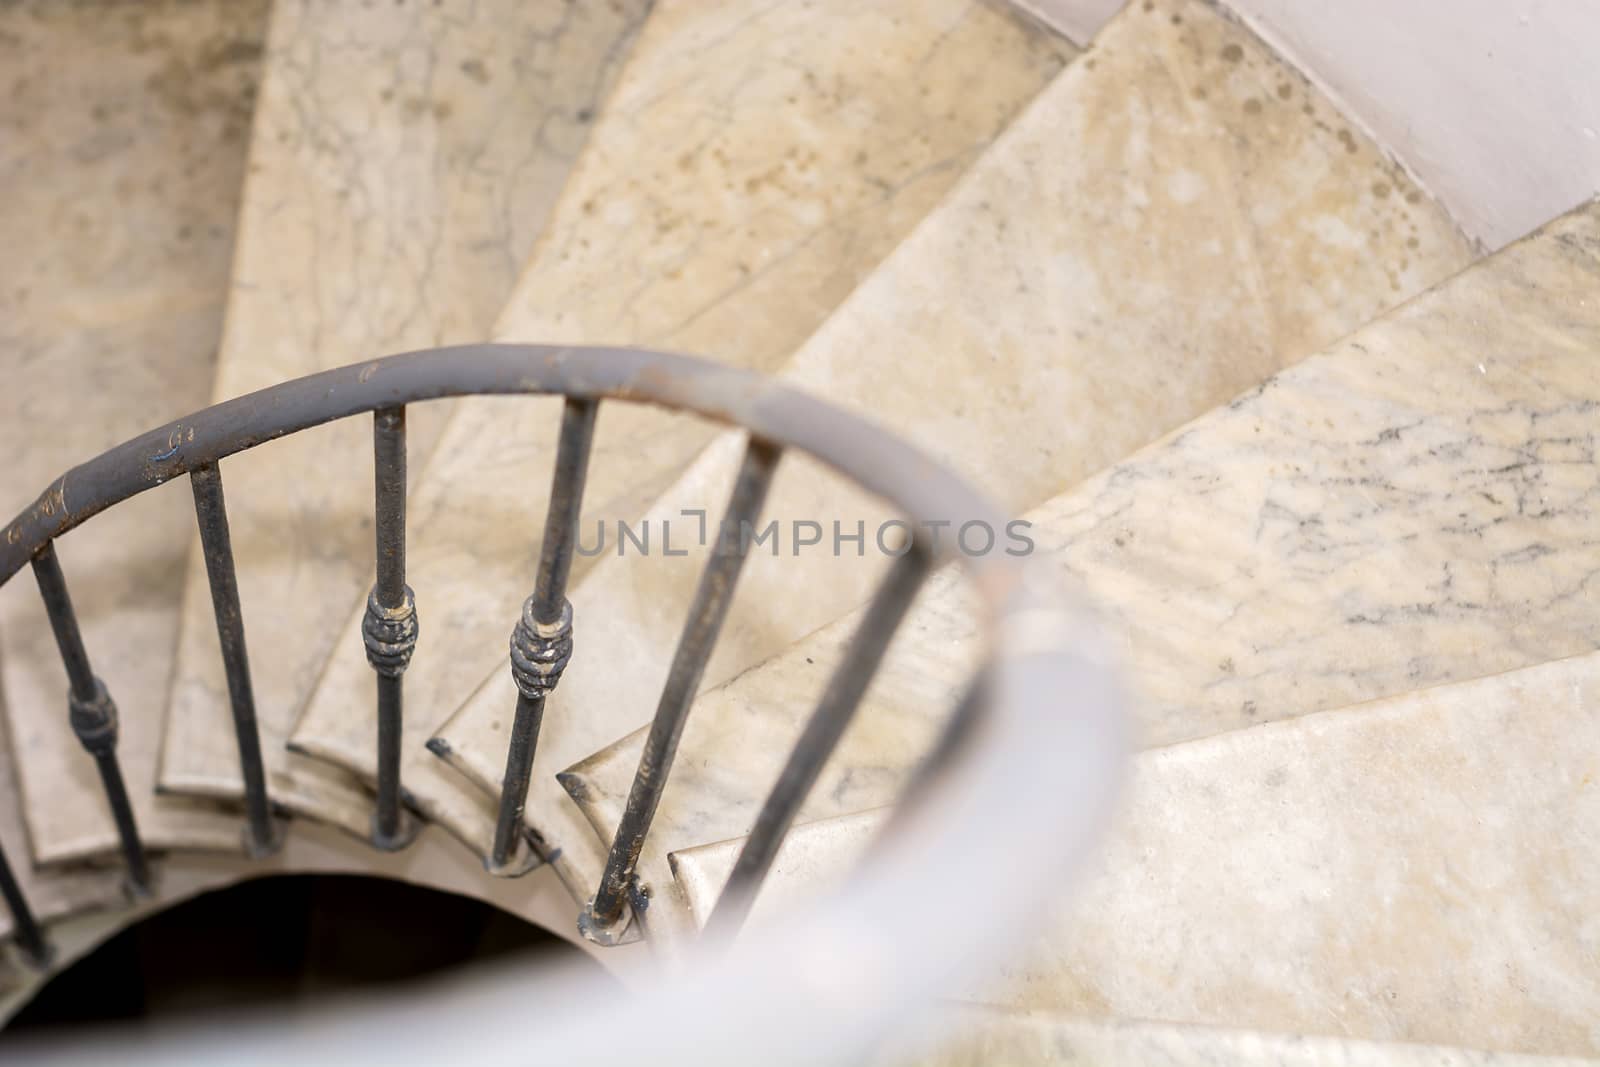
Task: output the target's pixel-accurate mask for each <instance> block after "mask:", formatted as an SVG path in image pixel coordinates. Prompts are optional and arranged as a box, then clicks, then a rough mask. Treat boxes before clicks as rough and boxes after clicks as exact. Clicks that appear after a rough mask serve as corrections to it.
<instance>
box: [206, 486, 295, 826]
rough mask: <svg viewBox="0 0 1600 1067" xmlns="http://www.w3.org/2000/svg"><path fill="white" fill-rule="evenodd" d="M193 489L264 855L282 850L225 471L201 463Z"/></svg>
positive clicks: (248, 799)
mask: <svg viewBox="0 0 1600 1067" xmlns="http://www.w3.org/2000/svg"><path fill="white" fill-rule="evenodd" d="M189 485H190V488H192V489H193V490H194V514H195V521H196V522H197V523H198V524H199V526H200V548H201V553H202V555H204V556H205V560H206V579H207V580H208V581H209V582H210V585H211V607H212V610H213V612H214V613H215V615H216V617H217V642H218V644H219V645H220V646H221V649H222V665H223V669H224V671H225V672H226V674H227V677H228V702H229V705H230V707H231V708H232V710H233V729H234V733H235V734H236V735H237V737H238V741H239V770H240V773H241V776H242V777H243V778H244V807H245V851H246V852H247V853H248V854H249V855H251V856H253V857H260V856H266V855H269V854H271V853H273V852H276V851H277V850H278V847H279V845H281V844H282V835H281V834H279V833H278V832H277V824H276V823H275V822H274V821H273V818H272V806H271V803H270V801H269V800H268V798H267V776H266V771H265V770H264V769H263V767H262V763H261V734H260V731H259V730H258V728H257V726H256V698H255V687H254V686H252V685H251V683H250V656H249V653H248V651H247V649H246V645H245V639H244V610H243V607H242V606H241V605H240V603H239V578H238V573H237V572H236V571H235V569H234V563H233V538H232V535H231V534H230V533H229V530H228V507H227V502H226V499H225V498H224V496H223V493H222V471H221V469H220V468H218V466H217V465H216V464H215V463H206V464H202V465H201V466H199V467H196V468H195V469H194V470H193V471H192V472H191V473H190V475H189Z"/></svg>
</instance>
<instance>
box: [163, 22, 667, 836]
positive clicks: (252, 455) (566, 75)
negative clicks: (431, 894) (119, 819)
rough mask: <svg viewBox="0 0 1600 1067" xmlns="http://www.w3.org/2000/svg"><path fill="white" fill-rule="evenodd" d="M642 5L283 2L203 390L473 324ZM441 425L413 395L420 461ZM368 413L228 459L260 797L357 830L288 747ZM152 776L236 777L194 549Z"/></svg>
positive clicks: (363, 822)
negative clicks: (214, 353)
mask: <svg viewBox="0 0 1600 1067" xmlns="http://www.w3.org/2000/svg"><path fill="white" fill-rule="evenodd" d="M646 6H647V4H646V0H621V2H616V3H605V4H568V3H559V2H555V3H550V2H539V3H525V2H520V0H486V2H480V3H476V4H470V5H454V4H451V5H439V4H403V5H397V4H385V5H379V6H373V5H371V4H367V3H357V2H355V0H339V2H332V3H329V2H322V0H316V2H312V0H282V2H279V3H275V4H274V5H273V16H272V26H271V31H270V34H269V39H268V46H267V51H266V59H265V63H266V68H265V73H264V77H263V82H262V90H261V100H260V104H259V106H258V108H257V112H256V120H255V126H254V134H253V142H252V147H251V155H250V172H249V175H248V178H247V182H246V186H245V191H244V204H243V207H242V209H241V213H240V236H239V247H238V252H237V254H236V256H235V258H234V265H233V288H232V291H231V294H230V299H229V303H228V308H227V316H226V326H225V333H224V337H223V345H222V350H221V353H220V355H219V358H218V366H217V376H216V383H215V391H214V394H213V398H214V399H215V400H222V399H226V398H228V397H232V396H236V395H238V394H240V393H244V392H247V391H249V390H252V389H257V388H261V387H264V386H267V385H272V384H276V383H278V382H281V381H284V380H286V379H289V378H293V377H297V376H299V375H304V374H309V373H312V372H314V371H318V370H322V369H324V368H327V367H333V366H338V365H341V364H346V363H351V362H355V361H357V360H360V359H366V358H370V357H372V356H377V355H386V354H389V353H392V352H399V351H404V350H407V349H413V348H421V347H427V346H430V345H438V344H445V343H453V342H462V341H474V340H479V339H481V338H482V337H483V336H484V335H485V334H487V332H488V331H489V329H490V327H491V325H492V324H493V322H494V315H495V314H496V312H497V311H498V310H499V307H500V305H501V303H502V302H503V301H504V299H505V298H506V296H507V295H508V294H509V293H510V291H511V289H512V286H513V284H514V282H515V279H516V274H517V271H518V268H519V267H520V266H521V263H522V260H523V257H524V256H525V255H526V254H527V251H528V249H529V247H530V246H531V244H532V242H533V239H534V236H535V235H536V234H537V233H538V232H539V231H540V229H541V227H542V226H543V224H544V221H545V219H546V217H547V215H548V214H549V211H550V208H551V205H552V204H553V203H554V201H555V199H556V197H557V194H558V192H559V190H560V189H561V186H562V183H563V182H564V180H565V178H566V174H567V170H568V168H569V167H570V165H571V162H572V160H573V159H574V157H575V156H576V155H577V153H578V151H579V149H580V148H581V147H582V145H583V143H584V140H585V137H586V135H587V132H588V128H589V125H590V122H591V118H592V115H593V113H594V110H595V109H596V108H597V107H598V105H599V103H600V101H601V99H602V98H603V96H604V93H605V92H606V89H607V87H608V85H609V84H610V82H611V79H612V75H613V72H614V70H615V68H616V66H617V63H618V61H619V58H620V57H621V56H622V55H623V54H624V53H625V52H626V50H627V47H628V44H629V42H630V40H631V39H632V36H633V34H634V32H635V30H636V28H637V26H638V24H639V23H640V21H641V20H642V19H643V17H644V12H645V8H646ZM444 418H445V410H444V407H443V406H441V405H438V404H432V405H427V404H424V405H416V406H413V408H412V409H411V410H410V411H409V412H408V419H407V422H408V426H407V433H408V441H407V447H408V452H409V456H410V467H411V470H412V471H413V473H414V472H415V471H416V470H418V469H419V468H420V467H421V465H422V463H423V461H424V460H425V458H426V457H427V456H428V454H429V452H430V451H431V449H432V446H433V444H434V442H435V441H436V440H437V437H438V433H439V429H440V427H441V426H442V424H443V420H444ZM370 421H371V420H370V419H366V418H359V419H350V420H346V421H344V422H340V423H335V424H331V425H328V426H323V427H318V428H316V429H314V430H310V431H307V432H305V433H303V434H300V435H296V436H294V437H290V438H285V439H283V440H280V441H276V442H273V443H271V444H268V445H265V446H263V447H261V448H259V449H257V450H254V451H252V452H249V453H245V454H241V455H239V456H237V457H234V458H232V459H229V460H228V461H227V462H225V463H224V464H223V465H222V473H223V481H224V484H225V489H226V493H227V500H228V509H229V515H230V519H231V524H232V528H233V545H234V553H235V557H236V559H237V562H238V571H239V590H240V598H241V601H242V603H243V606H244V616H245V629H246V633H247V637H248V640H249V642H250V653H251V663H252V668H253V675H254V686H255V696H256V707H257V713H258V719H259V723H260V732H261V743H262V749H263V753H264V755H265V759H266V764H267V773H268V779H269V781H268V786H269V791H270V792H271V795H272V797H273V800H274V801H275V802H276V803H277V804H279V805H281V806H282V807H285V808H287V809H289V810H291V811H294V812H296V813H299V814H302V815H306V816H308V817H311V818H318V819H323V820H326V821H330V822H333V823H336V824H338V825H342V826H345V827H347V828H348V829H350V830H352V831H353V832H355V833H357V834H360V835H362V836H365V835H366V834H367V832H368V823H369V818H370V810H371V804H370V801H369V799H368V794H367V790H366V789H365V788H364V787H363V786H362V785H361V784H360V783H359V782H358V781H356V780H355V779H354V778H352V777H351V776H350V775H348V774H346V773H344V772H342V771H340V770H338V769H337V768H334V767H330V766H328V765H327V764H324V763H320V762H318V761H313V760H307V759H305V758H303V757H301V756H298V755H296V754H294V753H292V752H289V751H287V750H286V749H285V747H284V742H285V741H286V739H287V738H288V736H289V733H290V730H291V728H292V727H293V724H294V722H295V720H296V719H297V718H298V716H299V713H300V710H301V708H302V707H303V706H304V703H305V700H306V698H307V697H308V696H309V694H310V692H311V688H312V686H313V684H314V683H315V681H316V679H317V676H318V673H319V672H320V670H321V668H322V665H323V663H324V662H325V661H326V659H327V656H328V652H329V650H330V648H331V647H332V645H333V642H334V640H335V628H336V627H338V626H339V625H341V624H342V623H343V622H344V621H345V620H344V616H345V611H346V608H347V607H348V605H349V604H350V602H351V601H352V600H354V598H355V597H356V596H357V595H358V594H362V593H364V592H365V590H366V589H367V588H369V587H370V585H371V582H372V568H373V551H374V550H373V543H372V536H373V530H372V506H373V505H372V492H373V490H372V465H371V459H370V456H371V448H372V444H371V439H372V429H371V425H370ZM413 480H414V479H413ZM420 592H421V595H420V598H419V599H420V600H421V614H422V620H423V627H424V633H427V632H428V629H427V628H428V626H429V621H428V619H429V616H428V599H427V597H428V594H427V592H426V591H420ZM160 780H161V784H162V785H163V787H165V788H167V789H169V790H173V791H176V792H183V793H189V794H199V795H206V796H219V797H229V798H231V797H236V796H238V795H239V794H240V793H241V792H242V789H243V785H242V782H241V780H240V776H239V770H238V758H237V755H236V748H235V741H234V734H233V728H232V723H231V720H230V717H229V713H228V699H227V690H226V685H225V681H224V678H223V673H222V665H221V660H220V656H219V652H218V647H217V637H216V630H215V623H214V621H213V618H212V612H211V605H210V593H209V589H208V586H207V582H206V577H205V569H204V564H203V561H202V559H201V557H200V554H199V552H198V549H196V550H195V551H194V552H192V553H191V554H190V556H189V559H188V571H187V580H186V584H185V592H184V601H183V623H182V630H181V635H180V639H179V644H178V661H177V668H176V671H175V680H174V684H173V692H172V701H171V707H170V708H169V710H168V715H167V730H166V735H165V743H164V749H163V754H162V766H161V777H160Z"/></svg>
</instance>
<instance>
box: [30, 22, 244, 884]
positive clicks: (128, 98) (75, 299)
mask: <svg viewBox="0 0 1600 1067" xmlns="http://www.w3.org/2000/svg"><path fill="white" fill-rule="evenodd" d="M266 11H267V7H266V4H265V3H264V2H257V0H251V2H248V3H238V4H229V3H223V2H221V0H204V2H199V3H194V4H188V5H176V4H152V5H129V4H118V3H82V4H53V3H43V2H39V3H17V4H10V5H6V6H5V7H4V8H3V9H0V56H3V59H0V66H3V68H4V69H5V71H6V83H7V86H8V89H7V92H6V95H5V99H4V102H3V103H0V247H3V248H5V249H7V250H8V252H9V254H10V257H11V258H12V260H13V266H14V267H15V268H16V269H14V270H13V271H11V272H10V276H9V278H8V280H7V282H6V284H5V285H4V286H3V287H0V361H3V363H4V366H5V368H6V371H7V375H8V387H7V389H6V391H5V395H4V398H3V399H0V412H3V417H0V450H3V452H4V454H5V456H6V464H5V469H4V473H3V475H0V511H3V513H4V515H5V516H6V517H7V518H9V517H10V516H11V515H13V514H15V513H17V512H19V511H21V510H22V508H23V507H24V506H26V505H27V504H28V503H29V502H30V501H31V500H32V499H33V498H34V497H35V496H36V495H37V494H38V493H39V491H40V490H42V489H43V488H44V487H45V486H46V485H47V484H49V483H50V482H51V481H52V480H53V479H55V478H56V477H58V476H59V475H61V474H62V473H64V472H65V471H66V470H67V469H68V468H70V467H72V466H73V465H75V464H77V463H81V462H83V461H84V460H87V459H91V458H92V457H94V456H95V455H96V454H98V453H99V452H101V451H103V450H105V449H107V448H110V447H111V446H113V445H115V444H118V443H120V442H121V441H123V440H124V439H126V438H129V437H132V436H134V435H135V434H137V433H139V432H141V431H143V430H147V429H149V428H151V427H153V426H159V425H160V424H161V423H162V422H165V421H167V420H169V419H173V418H176V417H178V416H180V415H183V414H184V413H185V412H187V411H189V410H192V409H194V408H197V407H201V406H203V405H204V404H205V402H206V395H207V392H208V388H209V385H208V383H209V382H210V378H211V368H212V363H213V357H214V353H215V351H216V344H217V334H218V330H219V327H220V323H221V316H222V307H223V301H224V299H225V295H226V283H225V281H224V278H225V276H226V272H227V267H228V256H229V250H230V248H231V247H232V242H233V220H234V213H235V210H236V207H237V204H238V195H239V194H238V189H239V182H240V179H241V177H242V175H243V173H244V169H245V147H246V133H247V130H248V128H249V122H250V110H251V106H252V101H253V99H254V95H255V87H256V79H257V72H258V67H259V62H260V54H261V39H262V34H263V32H264V29H265V21H266ZM194 529H195V520H194V513H193V504H192V503H191V501H190V499H189V494H188V490H187V489H186V488H185V487H183V486H181V485H180V486H167V487H163V488H161V489H158V490H155V491H153V492H150V493H147V494H145V495H144V496H140V497H136V498H134V499H133V500H130V501H128V502H127V503H126V504H124V505H122V506H121V507H118V508H116V509H114V510H113V511H110V512H108V513H106V514H104V515H101V516H99V517H97V518H95V519H94V520H93V521H92V522H90V523H89V524H88V525H86V526H84V527H83V528H81V529H79V530H77V531H75V532H73V533H71V534H69V535H68V536H67V537H65V538H64V539H62V541H61V543H60V547H59V551H58V555H59V558H60V560H61V563H62V567H63V570H64V571H65V573H66V576H67V580H68V584H69V588H70V589H71V592H72V596H73V600H74V604H75V607H76V609H77V615H78V619H79V622H80V623H81V625H82V628H83V634H84V641H85V644H86V646H87V648H88V651H89V655H90V658H91V662H92V664H93V667H94V669H95V671H96V672H97V673H98V674H99V675H100V676H101V677H102V678H103V679H104V680H105V682H106V685H107V687H108V689H109V690H110V692H111V695H112V697H113V698H114V699H115V701H116V702H117V705H118V708H119V711H120V722H121V731H120V739H119V744H118V751H119V759H120V762H121V765H122V769H123V775H124V777H125V779H126V781H127V785H128V789H129V792H130V794H131V796H132V798H133V802H134V808H135V814H136V818H137V820H138V823H139V827H140V830H141V832H142V834H143V836H144V838H145V840H146V841H147V842H148V843H150V844H151V845H154V846H157V847H202V848H220V849H237V848H238V847H239V844H240V825H239V820H238V818H237V817H236V816H233V815H229V814H225V813H220V812H218V811H216V810H215V809H214V806H213V805H211V804H209V803H205V802H195V801H193V800H180V799H175V798H161V797H156V796H155V795H154V793H153V791H152V788H153V786H154V784H155V765H156V756H157V751H158V749H159V745H160V729H161V714H162V711H163V709H164V708H165V706H166V699H167V684H168V679H169V676H170V674H171V671H172V646H173V642H174V639H175V637H176V634H177V628H178V598H179V591H178V581H179V578H180V576H181V574H182V569H183V556H184V551H185V549H186V546H187V545H188V543H189V540H190V539H191V538H192V537H193V535H194ZM0 683H3V685H4V689H5V695H6V699H5V704H6V717H7V727H8V732H9V735H10V738H11V756H12V759H13V762H14V763H15V764H16V767H15V779H14V781H15V786H16V788H17V790H18V796H17V801H18V804H19V806H20V807H19V809H18V810H16V811H15V815H16V817H17V818H19V819H21V820H23V822H24V823H25V824H26V827H27V847H24V846H23V845H22V843H21V842H20V841H13V840H11V839H8V840H7V841H6V844H7V848H8V851H9V852H10V855H11V860H12V863H13V865H14V866H18V867H25V866H27V865H28V861H29V851H30V849H31V852H32V856H33V858H34V859H37V860H39V861H41V862H57V861H63V860H72V859H78V858H82V857H85V856H90V855H93V854H96V853H100V852H104V851H107V850H111V849H114V848H115V846H116V842H117V837H116V833H115V830H114V827H113V825H112V821H111V815H110V811H109V809H108V808H107V806H106V803H105V801H104V799H103V796H104V795H103V793H102V789H101V784H100V779H99V776H98V774H97V773H96V771H95V765H94V761H93V759H92V758H91V757H90V756H89V755H88V754H87V753H86V752H85V751H84V750H83V748H82V746H81V745H79V743H78V741H77V739H76V738H75V737H74V736H73V734H72V731H71V729H70V727H69V726H68V723H67V679H66V673H65V671H64V670H63V668H62V665H61V659H60V656H59V654H58V652H57V650H56V646H55V642H54V639H53V637H52V635H51V631H50V626H49V622H48V619H47V618H46V616H45V612H44V608H43V605H42V604H41V602H40V599H39V593H38V589H37V586H36V585H35V584H34V579H33V576H32V574H30V573H28V572H27V571H23V572H22V573H19V574H17V575H16V576H15V577H14V578H13V579H12V580H11V581H10V582H9V583H7V585H6V587H5V588H4V589H3V590H0ZM8 814H10V812H9V811H8Z"/></svg>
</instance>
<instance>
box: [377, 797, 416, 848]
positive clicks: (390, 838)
mask: <svg viewBox="0 0 1600 1067" xmlns="http://www.w3.org/2000/svg"><path fill="white" fill-rule="evenodd" d="M421 832H422V820H420V819H418V818H417V817H416V816H415V815H412V814H411V813H410V812H409V811H407V810H405V809H404V808H401V809H400V826H399V829H397V830H396V831H395V832H394V833H393V834H385V833H383V832H382V831H381V830H379V829H378V814H377V812H373V814H372V836H371V837H370V838H369V840H370V841H371V843H372V847H373V848H375V849H377V850H378V851H379V852H399V851H400V850H401V849H403V848H405V847H407V846H408V845H410V844H411V842H413V841H415V840H416V839H417V835H418V834H419V833H421Z"/></svg>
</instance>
